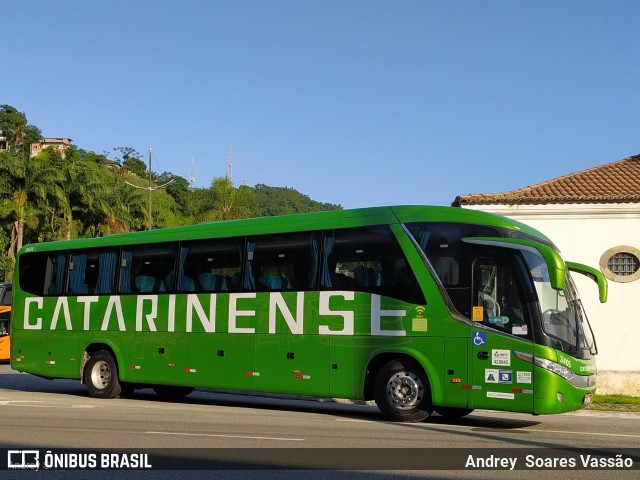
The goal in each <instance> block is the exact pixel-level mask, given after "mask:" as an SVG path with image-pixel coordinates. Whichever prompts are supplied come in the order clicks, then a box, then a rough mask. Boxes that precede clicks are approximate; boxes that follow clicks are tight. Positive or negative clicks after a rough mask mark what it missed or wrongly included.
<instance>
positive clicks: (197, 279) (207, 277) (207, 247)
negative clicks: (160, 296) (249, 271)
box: [178, 238, 244, 292]
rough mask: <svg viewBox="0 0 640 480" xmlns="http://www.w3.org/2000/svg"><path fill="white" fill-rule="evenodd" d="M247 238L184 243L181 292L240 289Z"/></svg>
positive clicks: (180, 265) (179, 287)
mask: <svg viewBox="0 0 640 480" xmlns="http://www.w3.org/2000/svg"><path fill="white" fill-rule="evenodd" d="M243 250H244V239H242V238H235V239H234V238H230V239H217V240H205V241H201V242H189V243H183V244H182V246H181V249H180V261H179V266H178V290H179V291H181V292H238V291H240V287H241V284H242V282H241V280H242V268H241V267H242V254H243Z"/></svg>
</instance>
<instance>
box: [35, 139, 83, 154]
mask: <svg viewBox="0 0 640 480" xmlns="http://www.w3.org/2000/svg"><path fill="white" fill-rule="evenodd" d="M72 141H73V140H71V139H70V138H42V139H40V141H39V142H34V143H32V144H31V146H30V152H29V155H30V156H31V157H35V156H36V155H38V154H39V153H40V152H42V151H43V150H44V149H45V148H47V147H53V148H55V149H57V150H59V151H60V154H61V155H62V157H63V158H64V155H65V152H66V150H67V149H68V148H69V147H70V146H71V142H72Z"/></svg>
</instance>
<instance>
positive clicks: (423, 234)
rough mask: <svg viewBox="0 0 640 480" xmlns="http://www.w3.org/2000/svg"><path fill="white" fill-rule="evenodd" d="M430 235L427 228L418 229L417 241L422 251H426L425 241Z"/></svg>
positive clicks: (427, 241)
mask: <svg viewBox="0 0 640 480" xmlns="http://www.w3.org/2000/svg"><path fill="white" fill-rule="evenodd" d="M430 235H431V232H429V230H427V229H420V235H419V241H420V248H421V249H422V251H423V252H426V251H427V243H429V236H430Z"/></svg>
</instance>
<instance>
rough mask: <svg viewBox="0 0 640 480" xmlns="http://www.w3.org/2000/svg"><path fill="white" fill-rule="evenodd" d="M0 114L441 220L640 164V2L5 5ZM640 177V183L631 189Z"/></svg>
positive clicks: (198, 0)
mask: <svg viewBox="0 0 640 480" xmlns="http://www.w3.org/2000/svg"><path fill="white" fill-rule="evenodd" d="M1 15H2V17H3V22H2V29H0V42H1V43H0V44H1V45H2V49H1V50H0V51H1V52H2V53H1V54H0V56H1V57H2V60H1V61H0V104H8V105H12V106H14V107H16V108H17V109H18V110H20V111H22V112H24V113H25V114H26V116H27V119H28V122H29V123H31V124H34V125H36V126H37V127H39V128H40V129H41V130H42V133H43V135H44V136H45V137H67V138H71V139H73V143H74V144H75V145H77V146H78V147H79V148H82V149H85V150H89V151H95V152H98V153H103V152H106V153H108V156H109V157H110V158H112V159H113V158H116V157H117V156H118V154H117V152H114V147H118V146H127V147H132V148H134V149H136V150H137V151H138V152H140V153H141V154H142V155H143V157H144V160H145V161H147V155H148V151H149V149H150V148H151V149H152V152H153V155H152V170H153V171H156V172H158V173H161V172H163V171H168V172H172V173H173V174H175V175H179V176H182V177H184V178H187V179H189V178H190V176H191V171H192V170H193V171H194V172H195V180H196V185H197V186H199V187H208V186H210V185H211V181H212V179H213V178H214V177H221V176H224V175H225V173H226V170H227V162H228V157H229V147H231V148H232V152H233V156H232V158H233V181H234V184H236V185H240V184H241V183H243V182H244V183H246V184H247V185H250V186H254V185H256V184H266V185H270V186H279V187H291V188H294V189H296V190H298V191H300V192H302V193H304V194H306V195H309V196H310V197H311V198H312V199H314V200H318V201H321V202H330V203H336V204H340V205H342V206H343V207H344V208H357V207H368V206H378V205H404V204H423V205H449V204H451V202H452V201H453V200H454V199H455V197H456V196H457V195H463V194H469V193H496V192H504V191H510V190H515V189H519V188H523V187H526V186H529V185H533V184H536V183H539V182H543V181H546V180H550V179H552V178H556V177H559V176H562V175H567V174H570V173H573V172H577V171H580V170H584V169H587V168H592V167H596V166H598V165H603V164H605V163H609V162H614V161H618V160H621V159H623V158H626V157H629V156H631V155H636V154H639V153H640V28H638V25H639V24H640V2H638V1H635V0H628V1H625V0H576V1H574V0H563V1H561V2H559V1H557V0H528V1H524V0H523V1H515V0H485V1H478V0H466V1H462V0H447V1H444V0H442V1H430V0H423V1H411V0H394V1H387V0H368V1H357V0H324V1H321V0H314V1H309V0H238V1H233V2H231V1H218V0H184V1H181V2H177V1H175V0H135V1H131V0H110V1H108V2H88V1H85V0H73V1H72V0H56V1H55V2H52V1H50V0H29V1H24V0H3V1H2V7H1ZM639 181H640V180H639Z"/></svg>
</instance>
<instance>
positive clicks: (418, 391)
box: [387, 372, 424, 410]
mask: <svg viewBox="0 0 640 480" xmlns="http://www.w3.org/2000/svg"><path fill="white" fill-rule="evenodd" d="M423 395H424V385H423V384H422V381H421V380H420V378H418V376H417V375H414V374H412V373H410V372H399V373H396V374H395V375H393V376H392V377H391V378H390V379H389V382H388V383H387V400H388V401H389V404H390V405H392V406H393V407H395V408H397V409H399V410H410V409H412V408H415V407H416V406H417V405H418V404H419V403H420V402H421V401H422V397H423Z"/></svg>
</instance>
